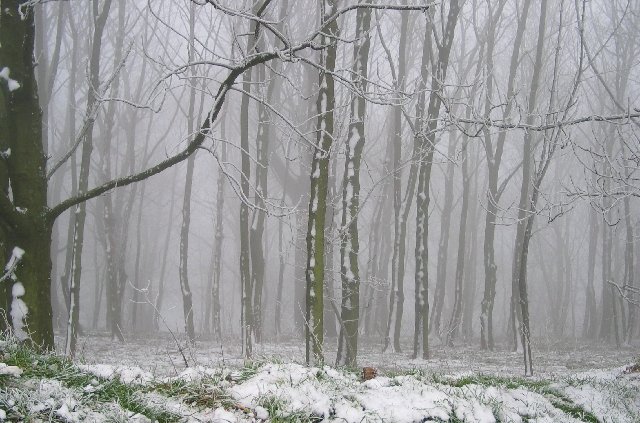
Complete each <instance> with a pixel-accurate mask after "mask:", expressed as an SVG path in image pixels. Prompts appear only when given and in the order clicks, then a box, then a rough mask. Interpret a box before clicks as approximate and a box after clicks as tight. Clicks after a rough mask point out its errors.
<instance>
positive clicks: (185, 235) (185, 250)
mask: <svg viewBox="0 0 640 423" xmlns="http://www.w3.org/2000/svg"><path fill="white" fill-rule="evenodd" d="M195 13H196V6H195V4H194V3H191V6H190V8H189V59H188V60H189V62H192V61H193V60H194V56H195V51H194V50H195ZM189 81H190V85H191V86H190V89H189V110H188V112H187V132H188V133H189V134H192V133H193V131H194V121H195V119H196V116H195V102H196V87H195V84H196V80H195V78H193V77H192V78H190V80H189ZM195 158H196V155H195V154H192V155H191V156H189V158H188V159H187V174H186V177H185V187H184V198H183V203H182V226H181V227H180V269H179V273H180V291H181V293H182V312H183V315H184V325H185V332H186V334H187V338H188V340H189V342H194V341H195V336H196V334H195V328H194V324H193V298H192V294H191V287H190V286H189V266H188V258H189V227H190V225H191V188H192V186H193V169H194V166H195Z"/></svg>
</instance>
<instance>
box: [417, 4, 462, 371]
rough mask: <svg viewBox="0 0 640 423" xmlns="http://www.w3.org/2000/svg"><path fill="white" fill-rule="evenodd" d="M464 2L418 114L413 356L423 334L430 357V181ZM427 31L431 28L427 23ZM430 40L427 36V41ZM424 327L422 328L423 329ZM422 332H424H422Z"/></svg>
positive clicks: (450, 17)
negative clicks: (422, 112) (420, 131)
mask: <svg viewBox="0 0 640 423" xmlns="http://www.w3.org/2000/svg"><path fill="white" fill-rule="evenodd" d="M459 13H460V3H459V1H458V0H452V1H451V2H449V13H448V14H447V21H446V25H445V26H444V31H443V34H442V40H441V41H440V43H439V47H438V57H437V61H436V63H432V68H431V75H432V78H431V94H430V95H429V107H428V108H427V114H426V115H424V116H420V115H419V116H418V117H419V118H420V117H421V118H423V119H427V124H426V128H425V133H426V135H423V136H420V148H419V161H418V168H419V172H418V175H419V176H418V191H417V199H416V248H415V258H416V262H415V263H416V266H415V267H416V268H415V286H416V297H415V316H416V317H415V325H414V338H413V339H414V341H413V356H414V357H418V354H419V352H420V337H421V338H422V358H424V359H428V358H429V273H428V259H429V242H428V241H429V237H428V234H429V183H430V181H431V168H432V164H433V154H434V150H435V148H434V146H435V144H436V128H437V125H438V119H437V117H438V115H439V113H440V106H441V104H442V97H441V95H442V94H441V91H442V89H443V87H444V83H445V81H446V77H447V68H448V67H449V55H450V53H451V45H452V44H453V39H454V36H455V28H456V25H457V23H458V15H459ZM427 31H429V28H428V27H427ZM426 41H428V40H425V42H426ZM420 329H422V330H421V331H420ZM420 332H422V333H420ZM420 335H421V336H420Z"/></svg>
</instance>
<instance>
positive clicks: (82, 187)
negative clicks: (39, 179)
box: [65, 0, 111, 356]
mask: <svg viewBox="0 0 640 423" xmlns="http://www.w3.org/2000/svg"><path fill="white" fill-rule="evenodd" d="M110 9H111V0H105V3H104V5H103V7H102V10H99V9H98V1H97V0H94V1H93V21H94V32H93V42H92V44H93V46H92V49H91V59H90V61H89V72H90V81H89V83H90V86H89V92H88V97H87V115H89V113H90V111H91V110H93V108H94V107H95V105H96V102H97V96H96V94H97V93H96V90H98V89H99V86H100V54H101V49H102V34H103V32H104V27H105V24H106V20H107V17H108V16H109V10H110ZM92 151H93V122H90V123H89V128H88V129H87V133H86V135H85V137H84V140H83V141H82V160H81V163H80V175H79V179H78V193H79V194H83V193H84V192H86V191H87V190H88V188H89V167H90V165H91V153H92ZM75 215H76V217H75V222H74V223H75V224H74V230H73V265H72V272H71V275H70V276H71V278H72V279H71V284H70V288H69V292H70V304H69V323H68V326H67V339H66V343H65V353H66V354H67V355H70V356H74V355H75V352H76V342H77V338H78V329H79V317H80V310H79V308H80V304H79V303H80V278H81V275H82V246H83V242H84V223H85V219H86V215H87V212H86V203H80V204H78V205H77V206H76V208H75Z"/></svg>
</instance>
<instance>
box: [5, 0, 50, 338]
mask: <svg viewBox="0 0 640 423" xmlns="http://www.w3.org/2000/svg"><path fill="white" fill-rule="evenodd" d="M22 3H23V2H22V1H17V0H5V1H3V2H2V8H1V10H0V63H2V66H6V67H7V69H10V72H11V73H10V75H9V78H11V81H15V82H16V83H17V84H18V85H17V86H16V85H15V84H14V85H13V86H10V84H9V82H10V81H7V80H4V79H3V80H2V81H0V146H2V147H3V151H7V149H11V150H10V151H11V154H10V155H8V156H7V157H4V159H3V160H0V182H2V185H3V190H2V192H0V211H1V213H0V226H1V227H2V232H3V233H4V235H3V236H2V237H1V238H0V241H2V243H3V246H2V249H3V250H4V252H5V253H6V254H7V255H8V254H10V252H11V251H12V250H13V251H14V252H16V253H20V252H21V250H22V251H24V254H23V255H22V258H21V261H20V265H19V266H18V267H17V269H16V270H15V272H14V279H13V282H14V283H13V286H12V291H13V294H15V295H13V298H12V304H11V309H10V310H9V314H11V324H12V326H13V329H14V333H15V334H16V335H18V336H19V337H21V338H24V339H25V340H26V339H30V342H32V343H33V344H34V345H35V346H37V347H39V348H42V349H46V350H50V349H53V348H54V339H53V324H52V310H51V251H50V248H51V230H52V228H51V227H52V221H50V220H49V219H48V216H47V210H48V209H47V179H46V173H45V161H46V158H45V154H44V149H43V144H42V113H41V111H40V105H39V99H38V88H37V83H36V75H35V61H34V58H33V51H34V37H35V24H34V15H33V10H32V9H31V8H25V9H23V11H24V16H21V14H20V13H19V11H18V8H19V7H20V5H21V4H22ZM5 147H6V148H5ZM9 184H10V186H11V193H12V194H13V198H12V199H11V198H10V197H9V196H8V194H7V187H8V186H9ZM16 248H19V250H18V249H16ZM5 257H6V256H3V259H4V258H5ZM3 264H4V263H3ZM7 285H9V283H7ZM19 294H22V295H19Z"/></svg>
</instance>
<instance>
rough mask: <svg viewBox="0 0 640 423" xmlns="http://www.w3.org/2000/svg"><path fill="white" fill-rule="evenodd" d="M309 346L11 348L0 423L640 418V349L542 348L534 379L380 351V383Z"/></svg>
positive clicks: (439, 350) (452, 354) (84, 343)
mask: <svg viewBox="0 0 640 423" xmlns="http://www.w3.org/2000/svg"><path fill="white" fill-rule="evenodd" d="M328 344H331V343H328ZM223 345H224V346H223ZM229 345H231V346H229ZM302 346H303V344H302V342H300V341H286V342H280V343H277V344H276V343H265V344H262V345H256V346H255V351H254V352H255V354H254V356H255V359H254V360H253V361H252V362H250V363H247V362H245V361H244V360H243V359H242V358H241V354H240V350H239V345H238V342H237V341H231V340H229V341H226V342H223V343H222V344H221V343H219V342H213V341H206V340H201V341H198V342H197V343H196V344H195V346H188V347H185V344H184V343H181V342H176V341H174V340H173V339H172V338H171V337H168V336H167V337H154V338H145V337H142V336H141V337H137V338H135V339H133V338H132V339H127V342H126V343H124V344H122V343H118V342H117V341H111V339H110V338H109V337H108V336H105V335H103V334H88V336H85V337H82V338H81V340H80V342H79V351H78V356H77V358H76V360H75V361H73V362H71V361H69V360H66V359H64V358H62V357H60V356H57V355H38V354H35V353H33V352H32V351H30V350H28V349H26V348H23V347H21V346H20V345H17V344H16V343H15V342H12V341H11V340H9V341H7V340H3V341H0V421H1V420H6V421H57V422H76V421H77V422H82V421H89V422H94V421H95V422H101V421H104V422H140V423H142V422H152V421H159V422H171V421H180V422H220V423H222V422H252V421H254V422H263V421H264V422H267V421H269V422H319V421H336V422H423V421H449V422H483V423H484V422H616V423H617V422H621V423H622V422H640V365H639V364H638V363H639V361H640V358H639V357H638V356H637V354H638V348H637V347H635V348H633V347H622V348H619V349H615V348H610V347H609V348H607V347H604V346H602V345H585V344H572V343H571V342H563V343H556V344H549V345H547V346H545V347H544V348H543V347H540V346H539V347H538V348H537V349H536V350H534V360H535V361H534V370H535V376H533V377H526V378H525V377H523V376H522V359H521V354H519V353H513V352H510V351H508V350H506V349H502V350H497V351H494V352H487V351H480V350H478V349H477V348H472V347H456V348H445V347H442V346H434V348H433V349H432V356H433V358H432V359H430V360H421V359H418V360H414V359H410V358H408V354H407V353H384V354H383V353H381V352H380V351H381V348H380V346H379V345H372V346H365V347H363V348H362V351H361V354H360V355H359V361H358V362H359V364H360V365H362V366H371V367H375V368H377V369H378V376H377V377H376V378H374V379H372V380H368V381H362V379H361V377H360V369H345V368H340V369H337V368H334V367H329V366H325V367H306V366H304V365H302V364H300V363H301V362H302V361H303V359H304V350H303V349H302ZM406 349H407V351H408V350H409V345H407V346H406ZM333 356H335V351H331V350H329V351H328V352H327V357H333Z"/></svg>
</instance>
